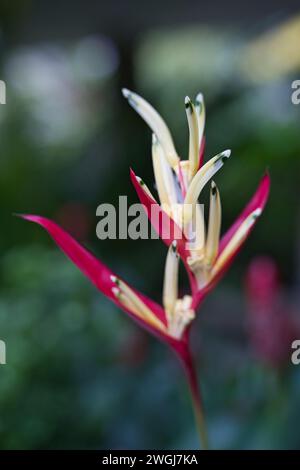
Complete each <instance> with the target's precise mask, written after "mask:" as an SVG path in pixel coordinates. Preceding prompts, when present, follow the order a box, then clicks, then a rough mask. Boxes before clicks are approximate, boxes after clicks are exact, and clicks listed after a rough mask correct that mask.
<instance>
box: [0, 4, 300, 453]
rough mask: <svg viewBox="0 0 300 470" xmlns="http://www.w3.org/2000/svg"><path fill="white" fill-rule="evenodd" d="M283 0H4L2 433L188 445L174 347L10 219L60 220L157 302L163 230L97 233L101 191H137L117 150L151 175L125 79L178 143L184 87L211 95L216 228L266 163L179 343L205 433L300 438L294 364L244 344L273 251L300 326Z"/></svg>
mask: <svg viewBox="0 0 300 470" xmlns="http://www.w3.org/2000/svg"><path fill="white" fill-rule="evenodd" d="M276 3H278V5H276ZM279 5H280V3H279V2H272V5H271V3H269V2H254V3H253V2H252V3H251V5H247V6H243V10H242V9H241V7H238V5H237V4H236V3H235V2H229V4H228V6H226V12H224V11H223V9H224V8H225V7H224V5H223V4H221V3H220V4H219V5H215V9H214V8H213V7H212V5H211V4H208V2H207V3H202V2H196V1H193V2H177V1H176V2H169V1H167V2H165V3H161V2H158V1H156V0H155V1H152V2H151V4H150V3H149V4H147V5H142V4H140V3H138V2H136V1H132V2H130V1H128V0H126V1H124V2H110V3H108V2H89V4H88V5H87V4H86V2H83V1H81V2H80V1H76V2H69V1H66V0H64V1H62V2H48V3H47V2H46V1H40V2H33V1H25V0H23V1H19V2H17V1H12V2H8V1H2V2H1V4H0V33H1V34H0V58H1V64H0V79H2V80H5V82H6V86H7V104H6V105H0V208H1V211H0V213H1V235H0V276H1V281H0V282H1V285H0V289H1V290H0V339H2V340H5V342H6V345H7V364H6V365H5V366H4V365H1V366H0V448H1V449H18V448H21V449H41V448H42V449H43V448H46V449H48V448H50V449H54V448H71V449H76V448H97V449H105V448H112V449H115V448H123V449H124V448H128V449H135V448H156V449H159V448H167V449H174V448H177V449H178V448H179V449H180V448H186V449H187V448H197V445H198V443H197V435H196V431H195V428H194V421H193V416H192V411H191V407H190V403H189V395H188V391H187V389H186V386H185V383H184V381H183V379H182V373H181V370H180V369H179V367H178V366H177V363H176V361H175V359H174V358H173V357H172V355H171V353H169V351H167V350H166V348H165V346H163V345H161V344H159V343H158V342H157V341H156V340H155V339H153V338H152V337H150V336H149V335H148V334H146V333H144V332H143V331H141V330H140V329H139V328H138V327H136V326H135V324H134V323H133V322H131V320H130V319H128V318H126V316H125V315H124V314H123V313H122V312H120V311H118V310H117V308H116V307H114V306H113V305H112V304H110V303H109V302H108V301H107V300H106V299H105V298H104V297H103V296H102V295H101V294H100V293H98V292H97V291H96V290H95V288H94V287H92V286H91V285H90V284H89V283H88V281H87V280H86V279H85V278H84V277H83V276H82V274H81V273H80V272H79V271H78V270H77V269H76V268H75V267H74V266H73V265H72V264H71V263H70V262H69V261H68V260H67V259H66V258H65V257H64V256H63V255H62V254H61V253H60V252H59V251H58V249H57V248H56V247H55V246H54V244H53V242H52V241H51V240H50V239H49V237H48V236H47V235H46V234H45V233H44V232H43V231H42V230H41V229H40V228H38V227H36V226H34V225H32V224H27V223H26V222H24V221H22V220H20V219H17V218H15V217H13V216H12V214H13V213H15V212H27V213H36V214H41V215H45V216H48V217H51V218H53V219H55V220H56V221H58V222H59V223H60V224H61V225H62V226H64V227H65V228H66V229H68V230H69V231H70V232H71V233H72V234H73V235H74V236H76V237H77V238H78V239H79V240H81V241H82V242H84V243H85V244H86V246H88V247H89V248H91V249H92V250H93V252H94V253H95V254H97V255H98V256H99V257H100V258H101V259H102V260H103V261H104V262H105V263H106V264H108V265H109V266H110V267H111V268H112V269H113V270H115V271H116V272H117V273H118V274H120V275H122V276H124V277H125V279H127V280H128V282H130V283H131V284H133V285H135V286H136V287H137V288H139V289H141V290H142V291H143V292H145V293H147V294H148V295H150V296H152V297H153V298H155V299H156V300H158V301H160V298H161V288H162V278H163V266H164V257H165V254H166V248H165V246H164V245H163V244H162V243H161V242H160V241H158V240H151V241H146V240H138V241H130V240H117V241H116V240H107V241H101V242H100V241H99V240H97V238H96V233H95V229H96V224H97V221H98V220H97V217H96V208H97V206H98V205H99V204H101V203H102V202H108V203H113V204H117V202H118V196H119V195H122V194H124V195H128V197H129V201H130V202H137V196H136V194H135V192H134V190H133V188H132V186H131V183H130V180H129V167H130V166H131V167H132V168H133V169H134V170H135V171H136V172H137V174H138V175H140V176H141V177H143V179H144V180H145V181H146V182H147V184H148V186H149V187H150V188H151V189H154V188H153V175H152V168H151V153H150V141H151V133H150V131H149V130H148V129H147V127H146V125H145V124H144V123H143V122H142V120H141V119H140V118H139V117H138V116H137V115H136V114H135V113H134V111H133V110H132V109H131V108H130V107H129V106H128V104H127V102H126V101H125V100H124V99H123V98H122V96H121V92H120V89H121V87H123V86H126V87H128V88H132V89H134V90H135V91H137V92H138V93H139V94H141V95H143V96H144V97H145V98H146V99H148V100H149V101H150V102H151V103H153V105H155V106H156V107H157V108H158V109H159V110H160V112H161V114H162V115H163V116H164V117H165V119H166V121H167V122H168V124H169V126H170V128H171V130H172V132H173V135H174V139H175V142H176V146H177V148H178V149H179V152H180V154H181V155H182V156H183V157H184V158H186V156H187V148H188V130H187V124H186V122H185V112H184V97H185V95H187V94H188V95H189V96H191V97H193V96H194V95H195V94H196V93H197V92H198V91H202V92H203V93H204V96H205V98H206V106H207V123H206V137H207V148H206V158H208V157H210V156H213V155H215V154H216V153H218V152H219V151H221V150H223V149H225V148H231V149H232V158H231V160H230V162H229V163H228V164H227V165H226V167H225V168H224V169H223V170H222V172H220V174H218V175H217V176H216V181H217V183H218V185H219V187H220V191H221V196H222V206H223V207H222V209H223V223H222V228H223V231H224V230H225V229H226V228H227V227H228V226H229V225H230V223H231V222H232V221H233V220H234V218H235V217H236V216H237V214H238V213H239V211H240V210H241V209H242V208H243V206H244V204H246V202H247V201H248V199H249V198H250V197H251V195H252V193H253V192H254V190H255V188H256V186H257V184H258V181H259V178H260V177H261V175H262V174H263V172H264V170H265V168H268V169H269V171H270V174H271V178H272V190H271V197H270V200H269V203H268V206H267V208H266V210H265V213H264V215H263V217H262V219H261V220H260V221H259V223H258V225H257V227H256V228H255V231H254V232H253V234H252V235H251V238H250V239H249V241H247V243H246V245H245V248H244V250H243V251H242V253H240V255H239V257H238V258H237V260H236V262H235V263H234V266H233V267H232V268H231V270H230V272H229V274H228V275H227V276H226V278H225V279H224V280H223V281H222V282H221V283H220V285H218V286H217V288H216V289H215V290H214V292H213V293H211V294H210V296H209V297H208V298H207V299H206V301H205V303H204V304H203V306H202V309H201V311H200V312H199V317H198V319H197V322H196V323H195V326H194V330H193V335H192V340H193V346H194V353H195V358H196V362H197V368H198V371H199V377H200V381H201V384H202V388H203V396H204V403H205V408H206V414H207V421H208V428H209V433H210V436H211V441H212V446H213V447H214V448H225V449H229V448H234V449H249V448H250V449H253V448H274V449H276V448H300V438H299V433H298V432H297V430H298V422H299V419H300V404H299V396H300V366H298V368H297V366H293V365H291V364H290V359H289V357H288V358H287V359H286V361H285V362H284V361H283V363H282V362H281V363H280V365H279V364H272V365H270V364H269V362H268V361H266V360H265V358H264V357H263V355H262V354H260V353H259V351H256V350H255V346H254V343H253V341H252V340H251V334H250V331H249V330H250V328H249V316H251V308H250V307H249V300H248V298H247V296H246V294H245V281H244V278H245V274H246V272H247V270H248V266H249V263H250V262H251V260H252V259H253V258H254V257H255V256H258V255H264V256H268V257H269V259H272V260H273V263H274V264H276V265H277V266H278V270H279V271H280V276H281V283H280V286H279V287H278V290H279V291H280V292H278V295H279V297H280V302H281V304H282V310H283V311H284V315H285V318H289V317H290V316H293V319H295V321H296V323H297V322H299V320H300V305H299V300H300V298H299V285H300V270H299V266H300V247H299V240H300V220H299V215H300V211H299V209H300V208H299V195H300V189H299V174H300V159H299V156H300V139H299V127H300V120H299V118H300V105H298V106H297V105H293V104H292V102H291V94H292V89H291V83H292V82H293V81H294V80H296V79H300V53H299V40H300V16H297V3H296V2H293V1H288V2H285V7H282V6H279ZM206 196H207V195H206ZM204 201H206V197H204ZM182 283H183V286H184V285H185V280H184V279H183V280H182ZM186 287H187V286H186ZM296 331H297V330H296V329H295V335H296ZM299 331H300V330H299ZM273 333H274V331H273V323H272V322H270V325H269V327H268V328H267V330H266V335H270V336H272V335H273ZM299 338H300V334H299ZM274 341H275V342H276V341H279V342H280V341H281V338H280V335H279V336H277V337H275V339H274Z"/></svg>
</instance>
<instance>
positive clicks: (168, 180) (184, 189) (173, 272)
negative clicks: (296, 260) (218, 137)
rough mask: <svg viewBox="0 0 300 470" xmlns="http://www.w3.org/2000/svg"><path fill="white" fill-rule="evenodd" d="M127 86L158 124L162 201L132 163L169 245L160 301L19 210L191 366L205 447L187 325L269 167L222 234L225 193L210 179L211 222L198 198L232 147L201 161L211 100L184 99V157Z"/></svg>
mask: <svg viewBox="0 0 300 470" xmlns="http://www.w3.org/2000/svg"><path fill="white" fill-rule="evenodd" d="M123 94H124V95H125V96H126V98H127V99H128V101H129V103H130V104H131V105H132V106H133V107H134V108H135V109H136V110H137V112H138V113H139V114H140V115H141V116H142V117H143V118H144V120H145V121H146V122H147V123H148V124H149V125H150V127H151V128H152V131H153V139H152V159H153V168H154V175H155V181H156V186H157V190H158V196H159V202H157V201H156V200H155V198H154V197H153V195H152V194H151V191H150V190H149V188H148V187H147V186H146V185H145V183H144V182H143V181H142V179H141V178H139V177H137V176H136V175H135V173H134V172H133V171H132V170H131V180H132V182H133V184H134V186H135V189H136V191H137V194H138V196H139V198H140V200H141V202H142V204H143V205H144V208H145V210H146V212H147V215H148V217H149V218H150V220H151V223H152V224H153V226H154V228H155V229H156V231H157V232H158V233H159V235H160V236H161V238H162V239H163V241H164V242H165V243H166V244H167V245H168V247H169V248H168V253H167V258H166V263H165V273H164V284H163V289H162V305H159V304H158V303H156V302H154V301H153V300H151V299H150V298H148V297H146V296H145V295H144V294H141V293H140V292H138V291H137V290H136V289H135V288H133V287H131V286H130V285H129V284H128V283H127V282H126V281H124V280H123V279H121V278H120V277H119V276H118V275H116V274H115V273H113V272H112V271H111V270H110V269H109V268H108V267H107V266H105V265H104V264H103V263H102V262H101V261H99V260H98V259H96V258H95V257H94V256H93V255H92V254H91V253H90V252H89V251H88V250H86V249H85V248H84V247H83V246H82V245H80V244H79V243H78V242H77V241H76V240H74V238H73V237H72V236H71V235H69V234H68V233H67V232H66V231H65V230H63V229H62V228H61V227H59V226H58V225H57V224H56V223H54V222H53V221H51V220H49V219H46V218H44V217H40V216H36V215H21V217H23V218H24V219H26V220H29V221H31V222H35V223H37V224H39V225H41V226H42V227H43V228H44V229H45V230H46V231H47V232H48V233H49V235H50V236H51V237H52V238H53V240H54V241H55V242H56V244H57V245H58V246H59V247H60V249H61V250H62V251H63V252H64V253H65V254H66V255H67V256H68V257H69V258H70V259H71V261H72V262H73V263H74V264H75V265H76V266H77V267H78V268H79V269H80V270H81V271H82V272H83V273H84V274H85V275H86V276H87V277H88V278H89V279H90V281H91V282H92V283H93V284H94V285H95V286H96V287H97V288H98V289H99V290H100V291H101V292H102V293H103V294H104V295H106V296H107V297H108V298H109V299H111V300H112V301H113V302H114V303H115V304H116V305H117V306H118V307H120V308H121V309H122V310H124V311H125V312H126V313H127V314H128V315H129V316H130V317H132V318H133V319H134V320H135V321H136V322H137V323H139V324H140V325H141V326H142V327H143V328H145V329H146V330H148V331H149V332H151V333H152V334H154V335H155V336H156V337H158V338H159V339H161V340H162V341H164V342H165V343H166V344H167V345H168V346H170V347H171V349H172V350H173V351H175V352H176V354H177V355H178V357H179V358H180V360H181V363H182V365H183V367H184V370H185V372H186V376H187V380H188V384H189V387H190V391H191V397H192V401H193V405H194V411H195V417H196V423H197V427H198V431H199V434H200V437H201V440H202V443H203V447H204V448H207V446H208V444H207V435H206V429H205V424H204V417H203V409H202V402H201V395H200V390H199V386H198V382H197V376H196V373H195V369H194V366H193V361H192V358H191V354H190V350H189V331H190V327H191V324H192V321H193V320H194V318H195V316H196V309H197V307H198V306H199V304H200V302H201V301H202V299H203V298H204V296H205V295H206V294H207V292H208V291H209V290H210V289H211V288H212V287H213V286H214V285H215V283H216V282H217V280H218V279H219V278H220V277H221V275H222V274H224V272H225V270H226V269H227V267H228V266H229V265H230V263H231V262H232V261H233V258H234V256H235V255H236V253H237V252H238V251H239V249H240V248H241V246H242V244H243V243H244V241H245V240H246V238H247V237H248V235H249V233H250V232H251V230H252V228H253V226H254V224H255V222H256V220H257V218H258V216H259V215H260V214H261V212H262V210H263V208H264V206H265V203H266V201H267V197H268V193H269V186H270V178H269V176H268V174H266V175H265V176H264V177H263V178H262V180H261V182H260V184H259V187H258V189H257V191H256V193H255V194H254V196H253V197H252V199H251V200H250V202H249V203H248V205H247V206H246V208H245V209H244V210H243V212H242V213H241V215H240V216H239V217H238V219H237V220H236V222H235V223H234V224H233V226H232V227H231V228H230V229H229V230H228V231H227V232H226V233H225V235H224V236H223V237H222V238H220V231H221V200H220V194H219V191H218V188H217V186H216V184H215V183H214V182H212V183H211V191H210V211H209V217H208V226H207V228H206V227H205V221H204V214H203V211H202V209H201V207H200V206H199V205H198V203H197V200H198V197H199V195H200V193H201V191H202V189H203V187H204V186H205V185H206V183H207V182H208V181H209V180H210V179H211V178H212V177H213V175H214V174H215V173H216V172H217V171H218V170H219V169H220V168H221V167H222V166H223V165H224V163H225V162H226V161H227V159H228V158H229V156H230V151H229V150H226V151H224V152H222V153H220V154H218V155H216V156H215V157H213V158H212V159H211V160H209V161H208V162H207V163H205V164H203V155H204V146H205V140H204V125H205V107H204V101H203V97H202V95H201V94H199V95H198V96H197V97H196V100H195V104H193V103H192V102H191V100H190V99H189V98H186V100H185V105H186V114H187V120H188V126H189V136H190V137H189V157H188V160H183V161H181V160H180V159H179V156H178V154H177V152H176V150H175V147H174V143H173V139H172V136H171V134H170V131H169V130H168V127H167V126H166V124H165V122H164V121H163V119H162V118H161V117H160V115H159V114H158V113H157V112H156V111H155V110H154V108H153V107H152V106H151V105H150V104H149V103H147V102H146V101H145V100H144V99H143V98H141V97H139V96H138V95H137V94H135V93H132V92H130V91H128V90H123ZM180 259H182V261H183V263H184V265H185V268H186V270H187V273H188V275H189V280H190V285H191V293H190V295H184V296H183V297H180V296H179V294H178V273H179V262H180Z"/></svg>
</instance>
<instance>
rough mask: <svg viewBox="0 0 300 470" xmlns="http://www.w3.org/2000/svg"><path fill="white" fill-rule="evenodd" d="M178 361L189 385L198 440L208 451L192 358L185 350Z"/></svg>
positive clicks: (200, 400)
mask: <svg viewBox="0 0 300 470" xmlns="http://www.w3.org/2000/svg"><path fill="white" fill-rule="evenodd" d="M180 359H181V362H182V364H183V368H184V371H185V374H186V378H187V382H188V385H189V389H190V393H191V398H192V404H193V410H194V416H195V421H196V425H197V430H198V434H199V438H200V445H201V447H202V448H203V449H204V450H208V449H209V444H208V435H207V429H206V424H205V418H204V412H203V405H202V398H201V392H200V387H199V384H198V380H197V374H196V371H195V367H194V364H193V361H192V357H191V354H190V351H189V350H188V349H187V348H186V349H185V351H184V354H182V353H181V354H180Z"/></svg>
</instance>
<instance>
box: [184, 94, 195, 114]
mask: <svg viewBox="0 0 300 470" xmlns="http://www.w3.org/2000/svg"><path fill="white" fill-rule="evenodd" d="M184 105H185V108H186V109H189V110H190V111H191V113H192V112H193V106H192V102H191V100H190V98H189V97H188V96H187V97H186V98H185V100H184Z"/></svg>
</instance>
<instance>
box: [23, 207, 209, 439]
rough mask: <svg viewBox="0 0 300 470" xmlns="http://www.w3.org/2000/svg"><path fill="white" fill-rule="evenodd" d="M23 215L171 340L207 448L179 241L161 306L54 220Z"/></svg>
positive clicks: (190, 307) (94, 279)
mask: <svg viewBox="0 0 300 470" xmlns="http://www.w3.org/2000/svg"><path fill="white" fill-rule="evenodd" d="M19 216H20V217H22V218H23V219H25V220H28V221H30V222H34V223H37V224H39V225H41V226H42V227H43V228H44V229H45V230H46V231H47V232H48V234H49V235H50V236H51V237H52V239H53V240H54V241H55V243H56V244H57V245H58V246H59V248H60V249H61V250H62V251H63V252H64V253H65V255H66V256H68V258H70V260H71V261H72V262H73V263H74V264H75V265H76V266H77V267H78V268H79V269H80V271H81V272H82V273H83V274H84V275H85V276H86V277H87V278H88V279H89V280H90V281H91V282H92V283H93V284H94V285H95V286H96V287H97V289H98V290H100V291H101V292H102V293H103V294H104V295H106V296H107V297H108V298H109V299H110V300H112V301H113V302H114V303H115V304H116V305H117V306H118V307H120V308H121V309H122V310H124V311H125V312H126V313H127V314H128V315H129V316H130V317H131V318H133V319H134V320H135V321H136V322H137V323H138V324H139V325H140V326H142V327H143V328H145V329H146V330H148V331H149V332H150V333H152V334H154V335H155V336H156V337H158V338H159V339H161V340H162V341H164V342H165V343H167V344H168V345H169V346H170V347H171V349H172V350H173V351H175V353H176V354H177V355H178V357H179V358H180V360H181V362H182V365H183V367H184V370H185V372H186V375H187V378H188V382H189V385H190V390H191V395H192V400H193V404H194V409H195V413H196V422H197V425H198V429H199V433H200V435H201V439H202V442H203V445H204V447H207V436H206V431H205V429H204V426H203V415H202V407H201V400H200V393H199V388H198V383H197V378H196V373H195V370H194V367H193V363H192V360H191V355H190V351H189V341H188V333H189V326H190V323H191V321H192V320H193V319H194V318H195V310H194V308H193V298H192V296H190V295H185V296H184V297H182V298H180V297H179V295H178V269H179V260H180V258H179V256H178V253H177V243H176V241H173V243H172V244H171V245H170V247H169V249H168V253H167V258H166V264H165V275H164V285H163V294H162V305H159V304H157V303H156V302H154V301H153V300H151V299H149V298H148V297H146V296H145V295H143V294H141V293H140V292H138V291H137V290H136V289H135V288H133V287H131V286H130V285H129V284H128V283H127V282H125V281H124V280H123V279H121V278H120V277H119V276H117V275H116V274H115V273H113V272H112V271H111V270H110V269H109V268H108V267H107V266H106V265H105V264H103V263H102V262H101V261H100V260H98V259H97V258H96V257H95V256H94V255H93V254H92V253H90V251H88V250H87V249H86V248H84V247H83V246H82V245H81V244H80V243H78V242H77V241H76V240H75V239H74V238H73V237H72V236H71V235H69V234H68V233H67V232H66V231H65V230H63V229H62V228H61V227H60V226H59V225H57V224H56V223H55V222H53V221H52V220H50V219H47V218H45V217H41V216H37V215H27V214H20V215H19Z"/></svg>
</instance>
